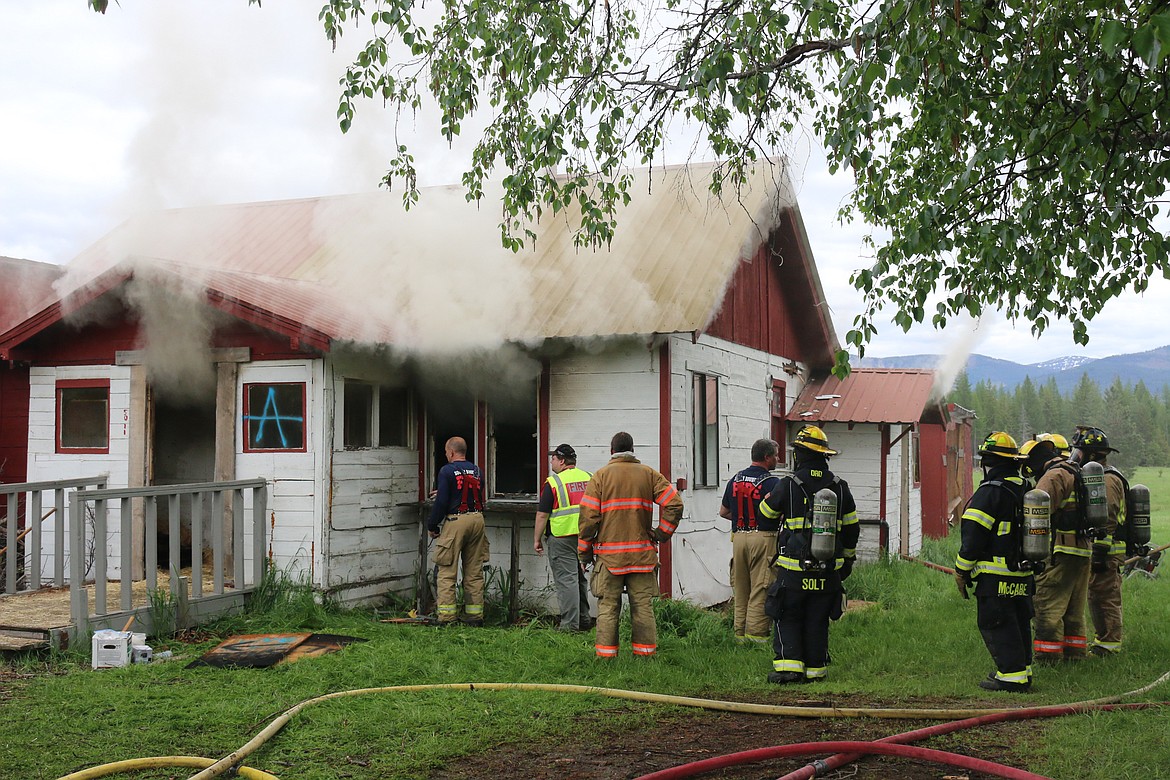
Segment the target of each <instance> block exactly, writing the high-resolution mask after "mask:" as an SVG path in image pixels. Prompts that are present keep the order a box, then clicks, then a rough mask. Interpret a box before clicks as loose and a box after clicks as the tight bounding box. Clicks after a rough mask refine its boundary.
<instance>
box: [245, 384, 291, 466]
mask: <svg viewBox="0 0 1170 780" xmlns="http://www.w3.org/2000/svg"><path fill="white" fill-rule="evenodd" d="M305 449H306V439H305V383H304V382H256V383H254V384H245V385H244V452H270V451H281V450H284V451H291V452H304V451H305Z"/></svg>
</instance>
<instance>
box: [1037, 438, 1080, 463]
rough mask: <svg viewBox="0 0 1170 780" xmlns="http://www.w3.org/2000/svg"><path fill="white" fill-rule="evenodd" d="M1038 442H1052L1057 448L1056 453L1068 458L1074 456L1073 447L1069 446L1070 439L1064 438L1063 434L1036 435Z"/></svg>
mask: <svg viewBox="0 0 1170 780" xmlns="http://www.w3.org/2000/svg"><path fill="white" fill-rule="evenodd" d="M1036 441H1050V442H1052V446H1053V447H1055V448H1056V451H1057V452H1059V453H1060V454H1061V455H1063V456H1064V457H1066V458H1067V457H1068V456H1069V455H1071V454H1072V447H1070V446H1069V443H1068V439H1066V438H1064V435H1063V434H1059V433H1038V434H1036Z"/></svg>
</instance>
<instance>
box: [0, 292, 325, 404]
mask: <svg viewBox="0 0 1170 780" xmlns="http://www.w3.org/2000/svg"><path fill="white" fill-rule="evenodd" d="M211 341H212V343H211V346H212V347H216V348H230V347H249V348H250V349H251V350H252V359H253V360H277V359H280V358H292V357H304V356H305V354H306V353H309V354H313V353H314V350H311V349H309V348H301V347H300V346H299V345H297V346H294V345H293V344H292V343H291V342H290V340H289V338H288V337H287V336H280V335H276V334H273V333H270V332H268V331H264V330H261V329H259V328H257V327H255V326H253V325H251V324H250V323H247V322H243V321H241V320H229V321H225V322H224V323H221V324H220V325H219V326H218V327H217V328H216V330H215V333H214V335H213V336H212V340H211ZM142 347H143V343H142V334H141V328H140V327H139V324H138V323H137V322H136V321H135V320H133V319H132V318H130V317H129V315H128V314H127V312H126V311H125V310H124V309H119V310H114V311H112V312H110V313H109V316H107V317H106V318H105V321H104V322H102V323H96V322H90V323H87V324H84V325H82V326H80V327H74V326H73V325H72V324H70V323H68V322H59V323H57V324H55V325H52V326H51V327H49V328H47V329H46V330H44V331H42V332H41V333H38V334H37V335H36V336H34V337H32V338H31V339H29V341H27V342H25V343H24V344H21V345H20V346H19V347H18V348H17V349H15V350H13V353H14V356H16V357H18V358H19V359H20V360H23V361H28V362H30V363H32V364H33V365H39V366H65V365H112V364H113V363H114V361H115V356H116V354H117V353H118V351H120V350H133V349H141V348H142ZM26 395H27V393H26ZM26 403H27V399H26Z"/></svg>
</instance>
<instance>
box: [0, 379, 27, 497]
mask: <svg viewBox="0 0 1170 780" xmlns="http://www.w3.org/2000/svg"><path fill="white" fill-rule="evenodd" d="M27 478H28V368H26V367H22V366H15V367H12V368H10V367H8V366H7V365H4V364H0V482H8V483H12V482H24V481H25V480H26V479H27Z"/></svg>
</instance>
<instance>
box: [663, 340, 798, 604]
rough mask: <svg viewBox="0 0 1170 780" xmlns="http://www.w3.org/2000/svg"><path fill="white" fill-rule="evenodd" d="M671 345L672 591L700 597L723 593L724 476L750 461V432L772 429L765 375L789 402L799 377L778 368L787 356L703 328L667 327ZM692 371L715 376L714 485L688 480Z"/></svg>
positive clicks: (712, 600) (727, 545)
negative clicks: (677, 506) (676, 513)
mask: <svg viewBox="0 0 1170 780" xmlns="http://www.w3.org/2000/svg"><path fill="white" fill-rule="evenodd" d="M670 349H671V383H670V384H671V442H672V447H671V461H672V474H671V476H672V477H673V479H675V480H676V481H677V480H678V479H680V478H682V479H686V480H687V489H686V490H685V491H683V494H682V499H683V505H684V509H683V520H682V523H681V524H680V525H679V530H678V531H677V532H676V533H675V536H674V540H673V542H672V550H671V552H672V555H673V571H674V582H673V583H672V587H673V590H674V593H675V594H676V595H677V596H679V597H680V598H686V599H689V600H691V601H694V602H695V603H698V604H702V605H710V604H718V603H721V602H724V601H726V600H728V599H729V598H731V577H730V561H731V532H730V528H729V526H728V523H727V521H726V520H724V519H723V518H721V517H719V504H720V502H721V501H722V498H723V488H724V486H725V485H726V483H727V481H728V480H729V479H731V477H732V476H733V475H734V474H735V473H736V472H737V471H739V470H740V469H744V468H747V467H748V466H749V465H751V449H752V444H753V443H754V442H755V441H756V439H762V438H769V437H770V436H771V431H772V416H771V397H772V380H773V379H780V380H783V381H784V382H785V383H786V387H785V391H786V393H787V397H788V402H789V404H791V402H792V401H794V400H795V399H796V396H797V395H799V393H800V390H801V388H802V387H803V381H802V380H801V379H800V378H799V376H790V375H789V374H787V373H785V372H784V370H783V368H782V365H783V364H784V363H786V362H788V360H789V359H788V358H785V357H783V356H777V355H769V354H768V353H766V352H761V351H759V350H755V349H751V348H749V347H744V346H740V345H738V344H732V343H730V342H727V341H724V340H722V339H717V338H713V337H711V336H707V335H703V336H700V337H699V339H698V341H697V342H692V340H691V339H690V337H688V336H681V335H675V336H672V337H671V339H670ZM694 373H703V374H713V375H716V376H718V377H719V485H718V486H717V487H711V488H696V487H695V486H694V481H693V479H692V471H693V469H694V456H693V452H694V449H693V445H694V442H693V438H694V433H693V430H692V420H693V414H692V408H691V407H692V404H693V398H692V391H691V377H692V375H693V374H694Z"/></svg>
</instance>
